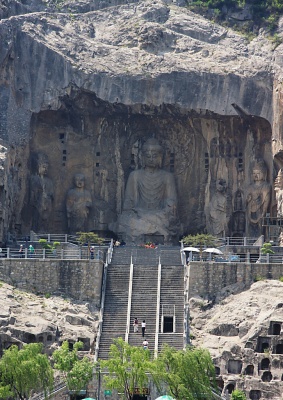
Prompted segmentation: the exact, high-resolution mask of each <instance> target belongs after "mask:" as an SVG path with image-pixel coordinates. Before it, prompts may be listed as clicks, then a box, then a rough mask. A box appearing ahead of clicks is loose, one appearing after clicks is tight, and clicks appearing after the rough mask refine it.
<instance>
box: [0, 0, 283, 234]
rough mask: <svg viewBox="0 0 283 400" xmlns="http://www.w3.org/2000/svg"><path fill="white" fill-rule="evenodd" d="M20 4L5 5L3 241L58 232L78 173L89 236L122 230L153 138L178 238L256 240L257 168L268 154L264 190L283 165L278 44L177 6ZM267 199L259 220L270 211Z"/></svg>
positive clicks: (0, 91) (0, 132) (0, 92)
mask: <svg viewBox="0 0 283 400" xmlns="http://www.w3.org/2000/svg"><path fill="white" fill-rule="evenodd" d="M25 3H26V4H25V5H21V6H20V3H19V2H16V1H14V2H12V3H11V4H13V5H14V6H13V7H10V8H9V7H7V5H6V8H5V7H4V6H5V2H4V6H3V7H2V10H1V12H2V14H1V15H2V16H3V19H2V21H1V22H0V38H1V44H2V45H1V48H0V64H1V72H0V96H1V103H0V119H1V125H0V126H1V128H0V138H1V143H0V144H1V145H3V148H4V149H6V148H7V153H5V155H6V158H5V162H4V171H5V173H4V178H3V188H2V190H3V200H2V206H3V208H4V209H5V213H4V214H3V215H2V228H1V232H2V240H4V239H5V235H7V232H11V233H14V234H15V235H17V236H18V235H23V234H27V232H29V230H30V229H32V228H33V229H36V230H37V231H52V232H65V231H66V230H67V229H68V226H69V221H68V218H67V210H66V198H67V193H68V192H69V190H70V189H72V188H73V177H74V175H76V174H77V173H80V174H83V175H84V177H85V190H86V191H88V192H89V194H90V197H91V199H92V205H91V206H89V207H88V218H87V226H85V229H88V230H98V231H107V230H112V231H115V232H116V233H119V231H118V228H117V221H118V219H119V216H120V214H121V212H122V209H123V202H124V192H125V187H126V183H127V180H128V177H129V175H130V172H131V171H132V170H135V169H139V168H141V148H142V145H143V144H144V143H145V141H146V140H147V139H148V138H150V137H152V136H154V137H156V138H157V140H158V141H159V142H160V144H161V146H162V147H163V149H164V154H163V164H162V168H163V169H164V170H166V171H168V172H171V173H173V174H174V179H175V183H176V188H177V189H176V190H177V199H178V205H177V214H178V218H179V220H180V228H179V235H181V234H182V233H194V232H197V231H201V230H204V229H209V230H210V231H211V232H212V233H214V234H217V235H219V236H222V235H223V234H224V233H225V234H228V235H244V234H251V233H250V231H251V229H250V226H249V222H248V221H249V216H248V215H247V211H246V202H247V199H246V196H247V192H248V188H250V185H252V184H253V182H254V178H253V176H254V175H253V163H254V162H256V161H258V160H264V163H265V166H266V167H265V169H266V173H265V176H264V177H262V178H261V179H262V182H265V183H266V184H271V183H273V181H274V179H275V176H276V173H277V171H278V169H279V168H281V167H282V166H283V157H282V154H283V153H282V149H283V137H282V127H283V122H282V68H281V67H282V63H283V46H282V45H280V46H278V47H277V48H276V49H275V50H274V49H273V47H272V43H271V42H270V40H269V39H268V38H267V36H266V35H265V34H264V33H263V32H261V34H260V35H259V36H258V37H256V38H255V39H254V40H253V41H252V42H250V43H249V42H248V41H247V40H246V39H245V38H244V37H243V36H241V35H239V34H237V33H236V32H233V31H232V30H230V29H226V28H223V27H221V26H218V25H216V24H213V23H211V22H208V21H207V20H205V19H204V18H203V17H201V16H197V15H195V14H193V13H192V12H190V11H188V10H187V9H186V8H184V7H179V6H178V4H181V2H179V3H178V2H174V3H169V2H168V1H161V0H156V1H154V2H152V1H133V2H127V4H123V3H125V2H123V1H116V2H115V1H113V2H112V3H111V4H110V5H112V7H106V4H104V3H105V2H102V1H101V2H96V6H94V5H93V4H92V3H89V2H84V3H83V2H82V3H80V5H78V6H76V5H75V2H70V4H67V5H66V6H62V9H61V10H59V11H60V12H55V11H56V10H55V9H54V8H53V9H52V7H51V8H50V7H49V6H48V5H46V4H45V5H44V3H40V2H37V4H36V5H35V4H34V2H32V1H29V2H25ZM70 5H71V8H70ZM67 7H69V8H67ZM69 9H71V11H68V10H69ZM32 11H34V12H32ZM13 14H22V15H13ZM11 15H12V16H11ZM8 17H9V18H8ZM39 154H43V155H44V157H45V158H46V159H47V160H48V167H46V168H45V172H44V174H41V175H40V173H39V170H38V167H37V166H36V163H35V162H34V160H35V159H36V158H37V157H38V155H39ZM274 161H275V162H274ZM30 175H32V176H33V177H34V179H32V177H31V176H30ZM40 176H41V178H40ZM220 181H221V182H222V183H223V182H225V184H224V186H225V188H224V186H222V188H224V190H222V189H220V190H219V182H220ZM34 182H36V184H34ZM44 182H45V183H44ZM47 182H49V183H48V184H47ZM34 185H35V186H36V196H35V194H34ZM269 196H270V197H269V204H268V205H267V209H266V208H265V207H262V208H261V209H262V211H261V212H262V213H265V212H266V211H267V212H272V211H273V210H275V211H274V213H275V214H276V199H275V195H274V194H273V192H270V194H269ZM33 199H36V201H35V203H34V202H33ZM210 204H215V207H214V209H213V210H211V209H210ZM40 207H41V208H40ZM39 208H40V210H41V211H40V214H43V215H45V219H44V218H43V219H41V220H40V219H39V218H38V217H37V213H38V212H39V211H38V210H39ZM215 210H216V214H215ZM215 215H216V217H215ZM261 217H263V214H262V215H261ZM215 218H216V219H220V220H221V223H220V224H218V223H217V224H216V223H213V221H214V220H215ZM256 233H258V232H257V231H256Z"/></svg>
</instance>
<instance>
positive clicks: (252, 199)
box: [246, 160, 271, 237]
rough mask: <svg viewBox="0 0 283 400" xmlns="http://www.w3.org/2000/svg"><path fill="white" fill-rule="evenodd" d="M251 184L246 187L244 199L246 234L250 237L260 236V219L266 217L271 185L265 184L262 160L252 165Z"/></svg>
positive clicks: (265, 175) (265, 174) (265, 169)
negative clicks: (245, 197)
mask: <svg viewBox="0 0 283 400" xmlns="http://www.w3.org/2000/svg"><path fill="white" fill-rule="evenodd" d="M252 178H253V183H252V184H251V185H250V186H249V187H248V190H247V199H246V205H247V206H246V213H247V223H248V226H247V233H248V235H250V236H252V237H257V236H260V235H261V234H262V219H263V217H264V216H265V215H266V212H267V209H268V206H269V202H270V190H271V185H270V184H269V183H268V182H266V178H267V168H266V165H265V162H264V160H258V161H256V162H255V163H254V165H253V175H252Z"/></svg>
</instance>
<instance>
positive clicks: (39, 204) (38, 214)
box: [30, 153, 54, 231]
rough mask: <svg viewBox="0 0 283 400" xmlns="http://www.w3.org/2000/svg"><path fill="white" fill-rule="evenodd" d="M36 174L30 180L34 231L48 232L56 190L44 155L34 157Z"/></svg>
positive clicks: (39, 154)
mask: <svg viewBox="0 0 283 400" xmlns="http://www.w3.org/2000/svg"><path fill="white" fill-rule="evenodd" d="M34 162H35V166H36V170H37V172H36V174H34V175H32V176H31V180H30V194H31V195H30V203H31V206H32V221H33V222H32V228H33V229H34V230H36V231H37V230H38V229H39V228H40V229H41V230H43V231H44V230H47V229H48V228H49V217H50V213H51V211H52V206H53V200H54V188H53V182H52V180H51V179H50V178H49V177H48V176H47V173H48V168H49V162H48V157H47V155H46V154H44V153H38V154H36V155H35V156H34Z"/></svg>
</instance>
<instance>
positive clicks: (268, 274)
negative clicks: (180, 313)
mask: <svg viewBox="0 0 283 400" xmlns="http://www.w3.org/2000/svg"><path fill="white" fill-rule="evenodd" d="M187 268H188V269H187V274H188V297H189V298H190V297H194V296H201V297H203V298H206V299H209V300H210V299H213V298H214V297H215V296H216V295H217V294H218V293H219V292H220V290H222V289H224V288H225V287H227V286H229V285H237V284H238V285H239V289H241V290H242V289H243V288H247V289H248V288H249V287H250V286H251V284H252V283H253V282H255V281H256V280H260V279H279V278H280V277H283V264H256V263H255V264H246V263H231V264H230V263H215V262H210V263H209V262H208V263H203V262H193V263H190V264H189V265H188V267H187Z"/></svg>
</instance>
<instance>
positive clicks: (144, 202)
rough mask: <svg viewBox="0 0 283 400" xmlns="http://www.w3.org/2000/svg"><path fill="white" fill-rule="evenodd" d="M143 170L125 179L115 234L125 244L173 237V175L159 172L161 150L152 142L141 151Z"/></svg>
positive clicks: (174, 203) (134, 172)
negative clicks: (148, 236)
mask: <svg viewBox="0 0 283 400" xmlns="http://www.w3.org/2000/svg"><path fill="white" fill-rule="evenodd" d="M142 159H143V168H141V169H139V170H136V171H133V172H132V173H131V174H130V176H129V179H128V182H127V186H126V191H125V201H124V206H123V212H122V215H121V216H120V218H119V222H118V223H119V228H118V230H119V232H120V233H122V234H123V237H124V238H125V239H126V240H128V241H129V240H130V241H132V242H142V241H143V237H144V235H162V236H163V237H164V242H165V243H169V242H170V241H171V239H172V237H173V236H174V235H176V233H177V232H176V219H177V218H176V207H177V196H176V187H175V182H174V177H173V174H171V173H170V172H167V171H165V170H163V169H161V164H162V147H161V146H160V145H159V143H158V141H157V140H156V139H154V138H151V139H148V140H147V141H146V142H145V144H144V145H143V147H142Z"/></svg>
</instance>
